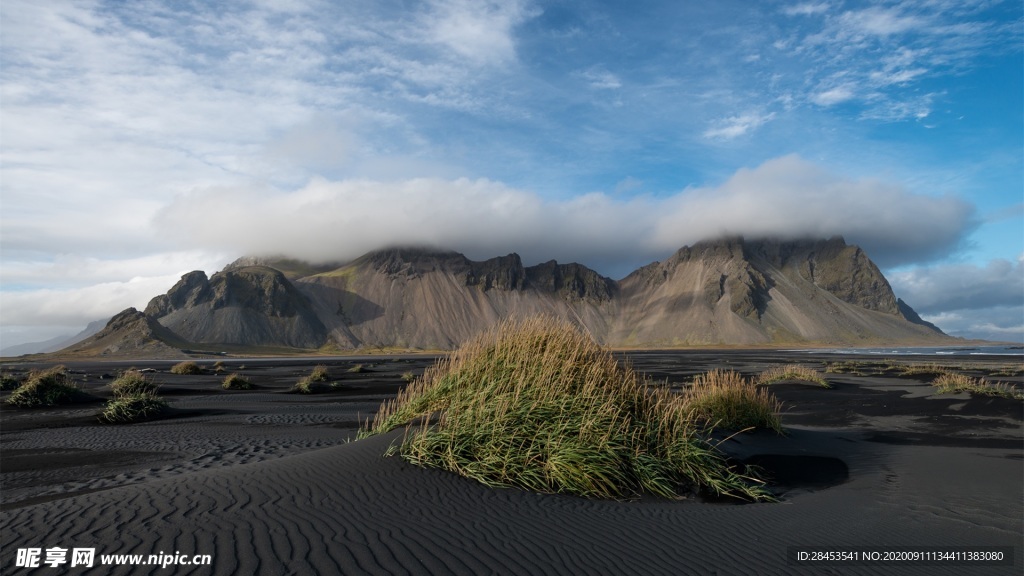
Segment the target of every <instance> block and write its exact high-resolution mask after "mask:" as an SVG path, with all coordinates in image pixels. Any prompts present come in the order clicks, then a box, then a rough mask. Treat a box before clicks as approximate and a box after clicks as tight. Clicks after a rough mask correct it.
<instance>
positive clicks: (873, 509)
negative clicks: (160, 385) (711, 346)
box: [0, 353, 1024, 575]
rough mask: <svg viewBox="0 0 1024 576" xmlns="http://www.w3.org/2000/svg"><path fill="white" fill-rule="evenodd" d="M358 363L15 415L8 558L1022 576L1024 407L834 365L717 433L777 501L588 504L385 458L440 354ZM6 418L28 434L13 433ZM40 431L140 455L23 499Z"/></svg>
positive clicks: (372, 570)
mask: <svg viewBox="0 0 1024 576" xmlns="http://www.w3.org/2000/svg"><path fill="white" fill-rule="evenodd" d="M768 360H771V358H767V357H763V356H761V357H751V356H743V355H740V354H737V353H732V354H729V353H725V354H724V355H710V356H707V357H700V356H699V355H696V354H690V355H686V354H680V353H672V354H661V355H656V354H650V355H639V356H637V357H635V358H634V364H635V365H636V366H637V367H638V368H640V369H648V370H649V371H650V372H651V373H654V374H659V375H660V374H664V375H665V376H666V378H668V379H669V381H670V382H673V381H681V380H682V379H684V378H685V377H686V375H687V374H689V373H692V372H693V371H699V370H701V369H703V368H706V367H709V366H711V365H725V363H728V364H729V365H730V366H733V367H742V368H743V369H747V370H757V369H759V367H760V366H761V365H762V364H763V363H764V362H766V361H768ZM345 362H347V361H339V362H338V363H337V365H336V366H332V368H331V370H332V375H337V377H338V378H340V379H341V380H342V381H344V382H346V383H347V385H348V389H347V390H346V391H344V392H339V393H328V394H323V395H315V396H309V397H305V396H296V395H288V394H282V393H281V392H282V391H283V388H284V386H286V384H287V383H288V382H289V381H293V377H294V374H296V373H301V372H302V371H303V369H302V368H301V367H297V366H290V367H287V368H281V367H278V368H273V369H272V368H270V367H269V364H268V365H267V366H265V367H260V366H250V367H249V368H248V369H247V370H248V373H249V374H250V375H251V376H252V377H253V378H254V380H256V381H257V382H262V385H263V389H262V390H260V391H257V392H252V393H227V392H218V393H216V394H214V393H211V392H212V391H211V390H210V389H209V388H210V386H209V385H208V383H210V382H213V380H212V379H213V377H193V378H192V379H191V380H185V379H181V380H179V381H178V383H177V384H175V381H174V380H173V379H172V378H171V377H170V376H169V375H167V376H166V377H164V375H161V378H164V381H165V382H166V384H165V391H173V392H175V394H174V395H171V396H169V397H170V398H172V399H173V400H174V406H175V408H176V409H177V410H179V413H178V414H177V416H178V418H175V419H172V420H164V421H158V422H153V423H148V424H141V425H133V426H126V427H100V426H93V425H91V424H90V425H80V426H72V427H65V428H56V429H55V428H53V426H45V427H42V428H38V427H36V428H33V427H32V426H31V425H30V424H29V422H28V421H29V420H30V419H31V418H36V419H44V420H45V419H47V418H50V419H51V420H48V421H49V422H51V424H52V418H61V417H67V418H72V419H73V418H76V417H78V416H75V415H74V414H70V412H73V410H72V411H69V414H64V415H63V416H61V415H60V414H54V415H52V416H45V417H42V416H35V415H28V416H26V415H25V414H23V413H21V412H17V413H12V412H10V411H9V410H7V409H5V410H6V411H5V413H4V417H5V418H4V422H5V427H4V431H3V434H4V435H3V441H4V442H3V446H4V451H3V457H4V467H5V470H3V481H4V495H3V501H4V508H5V509H4V510H3V512H0V519H2V522H3V526H4V530H3V535H2V550H3V552H2V556H3V557H2V562H3V566H4V567H5V570H4V571H5V573H7V571H8V570H12V569H11V567H12V566H13V565H14V562H15V558H14V555H15V551H16V549H17V548H19V547H32V546H34V547H42V548H47V547H51V546H63V547H95V548H96V551H97V554H121V553H123V554H146V555H148V554H158V553H160V552H164V553H173V552H180V553H183V554H188V555H193V554H210V555H212V559H213V564H212V566H199V567H185V566H175V567H172V568H168V569H162V568H160V567H157V566H133V567H128V566H122V567H97V568H95V569H94V570H92V571H84V573H96V574H107V573H110V574H128V573H131V574H234V573H237V574H250V573H251V574H268V575H269V574H275V575H276V574H313V573H319V574H567V573H587V574H828V573H833V574H893V573H902V574H963V573H969V574H1019V573H1020V572H1021V567H1022V558H1021V556H1022V549H1021V539H1022V534H1024V530H1022V528H1024V526H1022V522H1024V520H1022V518H1024V510H1022V503H1021V498H1020V494H1021V493H1022V492H1024V475H1022V471H1021V461H1022V449H1021V438H1022V437H1021V415H1020V404H1019V402H1016V403H1014V401H1010V400H1005V399H995V398H974V399H972V398H970V397H967V396H966V395H955V396H935V395H933V394H929V393H928V388H927V386H926V385H925V384H923V383H921V382H918V381H915V380H904V379H897V378H891V377H870V378H865V377H856V376H849V375H830V377H831V378H832V380H833V383H834V384H835V385H836V388H835V389H834V390H825V389H820V388H814V387H811V386H806V385H800V384H783V385H779V386H778V387H777V388H776V390H777V393H778V394H779V396H780V397H781V398H782V399H783V400H784V401H785V402H786V404H787V406H788V412H787V413H786V415H785V416H784V418H783V421H784V423H785V424H786V425H787V427H788V428H789V432H790V433H789V435H788V436H776V435H772V434H766V433H756V434H745V435H741V436H738V437H736V438H734V439H732V440H729V441H728V442H726V443H725V444H724V445H723V448H724V449H725V450H726V451H727V452H729V453H730V454H732V455H733V456H734V457H736V458H750V457H755V456H759V457H760V458H761V460H760V462H762V463H763V464H764V465H765V466H766V467H767V468H768V472H769V473H771V474H773V475H775V476H777V477H778V478H779V479H780V480H781V483H777V484H776V485H775V490H776V491H777V492H778V493H779V494H780V495H781V498H782V501H781V502H780V503H773V504H742V505H737V504H726V503H717V502H705V501H700V500H696V499H689V500H684V501H667V500H662V499H657V498H645V499H642V500H640V501H633V502H612V501H589V500H583V499H579V498H574V497H566V496H559V495H539V494H532V493H527V492H523V491H520V490H496V489H490V488H486V487H484V486H482V485H479V484H477V483H475V482H472V481H469V480H466V479H462V478H459V477H457V476H454V475H452V474H449V473H446V472H441V471H436V470H423V469H420V468H416V467H414V466H412V465H410V464H407V463H405V462H403V461H402V460H400V459H398V458H382V457H381V454H382V453H383V452H384V450H385V448H386V447H387V445H388V444H389V442H391V441H393V440H395V439H396V437H397V436H398V435H400V432H393V433H392V434H390V435H388V436H383V437H373V438H370V439H367V440H361V441H358V442H352V443H345V439H346V438H348V437H349V436H350V433H351V432H352V428H351V425H352V424H353V423H354V420H355V418H354V416H355V413H356V412H360V413H363V414H365V413H366V412H365V410H366V409H367V408H368V407H369V408H371V409H372V408H373V407H374V406H375V404H376V402H379V400H380V399H381V398H383V397H385V396H386V395H387V393H388V391H389V390H393V389H394V388H397V386H398V384H399V382H400V379H398V378H397V375H398V374H400V373H401V372H402V371H404V370H407V369H410V368H411V369H414V370H419V369H422V367H423V365H425V364H426V363H427V361H426V360H419V361H413V362H412V363H408V364H397V365H395V366H389V365H387V364H379V365H378V366H377V367H376V368H375V370H377V371H376V372H374V371H370V372H367V373H363V374H358V375H352V374H349V373H348V372H346V371H345V370H344V364H345ZM829 395H831V396H829ZM822 405H829V406H832V408H831V412H826V411H823V410H821V406H822ZM77 410H82V409H77ZM58 412H59V411H58ZM12 414H13V415H14V416H15V418H13V419H11V418H9V416H11V415H12ZM12 420H13V421H14V422H15V423H16V424H18V423H20V424H18V425H19V426H21V429H20V430H11V429H9V428H7V423H8V422H10V421H12ZM72 421H74V420H72ZM900 438H903V439H905V441H904V442H902V443H901V442H900V441H899V439H900ZM45 445H48V446H50V448H51V449H57V448H61V447H63V448H64V449H69V448H72V447H75V448H78V449H80V450H89V451H95V452H99V451H105V452H111V453H113V452H119V451H120V452H122V453H123V454H133V453H137V454H139V456H138V459H139V460H138V461H136V462H135V463H134V464H132V463H130V460H131V459H130V458H129V459H128V460H129V462H127V463H126V462H122V461H119V462H117V463H115V464H114V465H113V466H115V467H122V468H128V469H129V470H127V471H122V472H121V474H125V475H126V476H124V477H123V478H122V479H121V480H120V481H118V480H117V475H116V474H115V475H113V477H114V479H113V480H110V479H108V484H107V485H99V484H96V485H92V486H91V488H89V489H91V490H94V491H91V492H86V491H79V492H78V493H74V492H75V488H74V487H73V486H68V485H67V484H66V483H64V482H62V481H59V480H60V479H59V478H55V477H53V476H52V475H53V474H56V472H55V471H56V470H61V468H59V467H58V468H54V469H53V470H51V471H49V472H48V471H46V470H37V471H36V473H37V474H38V478H39V480H38V482H37V483H39V482H42V483H45V482H47V481H48V480H47V478H49V479H50V480H51V481H53V480H57V481H56V482H55V485H54V486H53V487H51V488H50V492H49V494H48V496H46V498H43V497H41V495H40V494H36V495H35V497H34V502H35V503H30V502H31V501H25V500H22V501H20V502H19V501H17V500H16V499H14V500H13V501H12V496H17V495H16V494H15V495H10V494H9V493H8V483H9V479H10V478H12V476H11V474H23V473H25V471H24V470H22V471H19V472H8V471H7V470H6V466H7V465H8V464H9V463H10V462H12V461H13V460H12V459H11V453H10V450H11V449H12V448H15V447H18V449H21V450H31V449H32V448H33V447H35V448H39V447H42V446H45ZM204 451H205V452H204ZM43 460H44V459H40V460H39V461H40V462H41V461H43ZM154 464H157V465H154ZM773 467H775V468H773ZM37 468H39V466H37ZM86 469H87V467H83V466H82V463H81V462H79V463H78V464H76V467H75V468H73V470H75V471H77V472H79V473H81V472H82V471H84V470H86ZM66 471H67V470H66V469H65V472H66ZM48 474H49V475H50V476H48ZM131 474H135V476H134V477H131ZM111 486H112V487H111ZM60 490H64V493H63V496H65V497H62V494H61V493H60ZM795 545H822V546H825V545H835V546H839V545H842V546H853V545H875V546H901V545H907V546H940V545H943V546H959V545H987V546H1012V547H1014V560H1013V561H1014V564H1013V566H1002V567H987V568H977V567H972V568H964V567H958V566H928V567H910V566H905V567H902V568H900V567H896V568H894V567H892V566H864V567H842V568H826V569H822V568H820V567H802V566H794V565H789V564H787V560H786V552H787V547H789V546H795ZM44 570H49V569H48V568H46V569H44ZM77 571H78V569H77V568H76V569H75V570H73V572H76V573H77ZM12 572H13V570H12ZM26 573H28V572H26Z"/></svg>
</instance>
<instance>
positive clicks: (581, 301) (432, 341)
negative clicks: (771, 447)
mask: <svg viewBox="0 0 1024 576" xmlns="http://www.w3.org/2000/svg"><path fill="white" fill-rule="evenodd" d="M538 313H545V314H552V315H555V316H558V317H561V318H566V319H569V320H570V321H572V322H574V323H575V324H577V325H579V326H581V327H583V328H585V329H586V330H587V331H588V332H589V333H590V334H591V335H593V337H594V338H595V339H596V340H597V341H599V342H601V343H603V344H606V345H609V346H615V347H641V348H646V347H674V346H702V345H738V346H742V345H791V344H827V345H834V346H858V345H860V346H870V345H878V344H886V345H897V344H902V345H923V344H930V345H942V344H953V343H956V342H957V341H958V340H956V339H953V338H950V337H948V336H946V335H945V334H943V333H942V332H941V331H940V330H939V329H938V328H937V327H935V326H933V325H931V324H929V323H927V322H925V321H923V320H921V318H920V317H919V316H918V315H917V314H916V313H915V312H914V311H913V309H912V308H911V307H910V306H909V305H908V304H906V303H905V302H903V301H902V300H898V299H897V298H896V296H895V295H894V294H893V291H892V288H891V287H890V286H889V283H888V281H886V279H885V277H884V276H883V275H882V273H881V272H880V271H879V269H878V267H877V266H875V264H874V263H873V262H872V261H871V260H870V259H869V258H868V256H867V254H865V253H864V251H863V250H861V249H860V248H858V247H857V246H852V245H847V244H846V242H845V241H844V240H843V239H842V238H839V237H836V238H832V239H829V240H799V241H776V240H744V239H742V238H729V239H723V240H716V241H709V242H701V243H698V244H696V245H694V246H692V247H684V248H681V249H680V250H679V251H677V252H676V253H675V254H673V255H672V256H671V257H669V258H668V259H666V260H664V261H662V262H655V263H652V264H649V265H647V266H644V267H642V268H640V269H638V270H636V271H634V272H633V273H632V274H630V275H629V276H627V277H626V278H624V279H622V280H621V281H615V280H612V279H610V278H606V277H604V276H601V275H600V274H598V273H597V272H595V271H593V270H591V269H589V268H587V267H585V266H583V265H580V264H575V263H572V264H559V263H557V262H555V261H553V260H552V261H549V262H545V263H543V264H538V265H535V266H524V265H523V263H522V261H521V259H520V258H519V256H518V255H516V254H509V255H507V256H501V257H497V258H492V259H490V260H485V261H481V262H477V261H472V260H469V259H468V258H466V257H465V256H463V255H462V254H459V253H456V252H449V251H438V250H426V249H417V248H393V249H387V250H379V251H375V252H371V253H369V254H366V255H364V256H362V257H360V258H357V259H356V260H354V261H352V262H349V263H347V264H344V265H340V266H314V265H311V264H307V263H303V262H301V261H297V260H293V259H283V258H282V259H273V258H243V259H239V260H238V261H236V262H235V263H233V264H231V265H229V266H227V267H226V268H225V269H224V270H222V271H221V272H218V273H216V274H214V275H213V276H212V277H209V278H207V276H206V274H205V273H203V272H190V273H189V274H186V275H185V276H183V277H182V279H181V281H180V282H178V283H177V284H176V285H175V286H174V287H173V288H171V290H170V291H168V293H167V294H164V295H160V296H157V297H155V298H153V300H152V301H151V302H150V303H149V305H148V306H147V307H146V309H145V311H144V313H140V312H137V311H133V314H131V315H130V316H131V318H132V320H133V322H134V324H133V326H134V328H133V329H134V330H135V331H136V337H135V340H133V341H137V340H139V334H141V332H139V330H141V329H142V328H140V327H144V328H145V330H147V331H148V332H147V334H146V337H147V338H149V337H152V338H153V339H155V340H156V341H160V342H163V343H165V344H167V345H168V347H170V348H181V347H191V348H203V347H205V348H206V349H209V348H210V347H213V346H219V347H225V348H228V347H230V348H231V349H271V348H273V349H277V350H295V351H301V350H307V351H308V350H314V349H340V350H352V349H366V348H390V349H395V348H397V349H432V350H436V349H451V348H454V347H456V346H458V344H459V343H461V342H462V341H464V340H466V339H467V338H469V337H471V336H473V335H475V334H477V333H478V332H480V331H482V330H484V329H486V328H487V327H489V326H491V325H492V324H494V323H495V322H496V321H498V320H499V319H502V318H505V317H509V316H514V315H515V316H524V315H532V314H538ZM122 320H124V319H122ZM143 320H144V322H143ZM140 322H142V323H141V324H140ZM110 328H111V326H108V327H107V330H105V332H110ZM115 332H116V330H115ZM105 337H106V338H108V339H109V338H110V337H111V334H107V335H106V336H105ZM91 345H92V344H88V345H87V346H85V347H84V348H83V347H82V346H78V347H76V348H77V349H79V350H84V349H87V348H88V347H89V346H91Z"/></svg>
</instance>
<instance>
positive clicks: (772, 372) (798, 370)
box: [757, 364, 832, 388]
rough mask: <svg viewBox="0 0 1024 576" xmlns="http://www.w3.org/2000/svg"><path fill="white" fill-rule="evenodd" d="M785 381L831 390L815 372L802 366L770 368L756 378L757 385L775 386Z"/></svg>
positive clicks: (792, 365) (826, 382) (825, 381)
mask: <svg viewBox="0 0 1024 576" xmlns="http://www.w3.org/2000/svg"><path fill="white" fill-rule="evenodd" d="M786 380H799V381H801V382H811V383H813V384H817V385H819V386H821V387H822V388H831V387H832V385H831V384H829V383H828V380H825V377H824V376H822V375H821V373H819V372H818V371H817V370H815V369H814V368H811V367H810V366H805V365H803V364H789V365H786V366H772V367H771V368H768V369H767V370H765V371H764V372H761V373H760V374H759V375H758V376H757V384H758V385H767V384H775V383H776V382H783V381H786Z"/></svg>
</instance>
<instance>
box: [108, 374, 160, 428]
mask: <svg viewBox="0 0 1024 576" xmlns="http://www.w3.org/2000/svg"><path fill="white" fill-rule="evenodd" d="M157 388H159V385H158V384H157V383H155V382H153V381H152V380H150V379H149V378H147V377H146V375H145V374H143V373H142V372H139V371H138V370H125V371H124V372H122V373H121V375H120V376H118V377H117V379H116V380H114V381H113V382H111V384H110V391H111V392H113V394H114V397H113V398H111V399H110V400H108V401H107V404H106V406H104V408H103V411H102V412H100V415H99V421H100V422H101V423H103V424H132V423H135V422H143V421H145V420H152V419H154V418H156V417H158V416H160V415H161V414H163V413H164V412H165V411H166V410H167V401H166V400H164V399H163V398H161V397H159V396H157V394H156V391H157Z"/></svg>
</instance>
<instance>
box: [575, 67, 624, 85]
mask: <svg viewBox="0 0 1024 576" xmlns="http://www.w3.org/2000/svg"><path fill="white" fill-rule="evenodd" d="M580 76H582V77H583V79H584V80H586V81H587V83H588V84H590V87H591V88H596V89H599V90H614V89H617V88H621V87H622V81H621V80H619V77H618V76H616V75H615V74H612V73H611V72H609V71H607V70H604V69H602V68H599V67H598V68H591V69H589V70H584V71H583V72H581V73H580Z"/></svg>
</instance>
